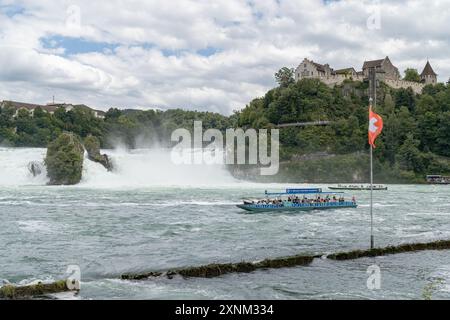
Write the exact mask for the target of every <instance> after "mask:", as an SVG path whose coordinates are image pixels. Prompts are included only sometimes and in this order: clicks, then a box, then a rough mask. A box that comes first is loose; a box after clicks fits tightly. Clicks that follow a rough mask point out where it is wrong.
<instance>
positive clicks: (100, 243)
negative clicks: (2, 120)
mask: <svg viewBox="0 0 450 320" xmlns="http://www.w3.org/2000/svg"><path fill="white" fill-rule="evenodd" d="M44 154H45V150H44V149H10V148H0V243H1V246H0V280H1V279H7V280H8V281H10V282H12V283H22V284H25V283H29V282H31V281H34V280H36V279H40V280H45V281H46V280H48V281H50V280H54V279H60V278H62V277H63V276H64V274H65V272H66V269H67V267H68V266H69V265H78V266H79V267H80V270H81V279H82V284H81V286H82V287H81V291H80V293H79V294H78V295H74V294H73V293H63V294H56V295H54V296H52V297H53V298H58V299H109V298H112V299H361V298H362V299H422V297H423V295H424V294H431V295H432V298H433V299H449V298H450V252H449V251H425V252H419V253H405V254H398V255H392V256H385V257H378V258H363V259H358V260H352V261H345V262H342V261H330V260H327V259H315V260H314V262H313V263H312V264H311V265H309V266H304V267H295V268H284V269H276V270H260V271H257V272H253V273H248V274H229V275H224V276H221V277H218V278H213V279H182V278H178V277H175V278H174V279H166V278H164V279H163V278H161V279H160V278H158V279H152V280H146V281H139V282H134V281H124V280H120V275H121V274H122V273H126V272H139V271H153V270H166V269H171V268H176V267H184V266H196V265H201V264H209V263H213V262H218V263H227V262H239V261H255V260H260V259H264V258H269V257H279V256H284V255H293V254H310V253H327V252H335V251H341V250H348V249H355V248H367V247H368V245H369V238H370V216H369V193H368V192H363V191H357V192H353V193H351V194H349V196H350V197H351V196H352V195H355V196H356V198H357V201H358V203H359V207H358V208H357V209H342V210H330V211H314V212H308V213H261V214H246V213H245V212H243V211H242V210H241V209H239V208H237V207H236V206H235V205H236V204H237V203H239V202H240V199H241V198H242V197H257V196H262V195H263V193H264V190H265V189H269V190H274V191H275V190H280V191H281V190H283V189H284V188H286V187H312V186H311V185H302V184H298V185H293V184H289V185H281V184H271V185H267V184H264V185H262V184H256V183H250V182H245V181H237V180H235V179H234V178H232V177H231V176H230V175H229V174H228V173H227V172H226V170H225V169H224V168H221V167H219V166H206V165H204V166H200V165H198V166H186V167H183V166H176V165H172V164H170V158H169V157H168V154H167V152H164V151H161V150H137V151H133V152H127V151H124V150H116V151H114V152H113V153H112V156H113V159H114V162H115V165H116V169H117V171H116V172H115V173H107V172H106V171H105V170H104V169H103V168H102V167H101V166H99V165H97V164H95V163H92V162H90V161H86V163H85V168H84V173H83V180H82V182H81V183H80V184H79V185H77V186H71V187H54V186H46V185H45V184H46V178H45V176H41V177H37V178H33V177H31V176H30V174H29V173H28V170H27V163H28V162H29V161H33V160H37V161H41V160H42V159H43V157H44ZM317 187H322V188H323V189H326V188H327V186H326V185H318V186H317ZM388 187H389V190H388V191H377V192H375V193H374V195H375V200H374V224H375V228H374V232H375V242H376V245H378V246H385V245H389V244H400V243H407V242H424V241H432V240H436V239H450V216H449V215H450V202H449V191H450V186H428V185H420V186H418V185H389V186H388ZM372 265H376V266H378V267H379V268H380V275H381V281H380V288H379V289H375V290H370V289H369V288H368V286H367V280H368V277H369V274H368V273H367V269H368V268H369V266H372Z"/></svg>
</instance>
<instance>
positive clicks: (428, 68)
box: [420, 61, 437, 77]
mask: <svg viewBox="0 0 450 320" xmlns="http://www.w3.org/2000/svg"><path fill="white" fill-rule="evenodd" d="M420 76H421V77H424V76H434V77H436V76H437V74H436V73H435V72H434V70H433V68H432V67H431V64H430V61H427V64H426V65H425V68H423V71H422V73H421V74H420Z"/></svg>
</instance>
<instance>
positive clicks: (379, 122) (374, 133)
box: [369, 106, 383, 148]
mask: <svg viewBox="0 0 450 320" xmlns="http://www.w3.org/2000/svg"><path fill="white" fill-rule="evenodd" d="M381 130H383V119H382V118H381V117H380V116H379V115H378V114H376V113H375V112H373V111H372V107H371V106H370V107H369V144H370V145H371V146H372V147H374V148H375V139H376V138H377V137H378V135H379V134H380V133H381Z"/></svg>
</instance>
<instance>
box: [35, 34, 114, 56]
mask: <svg viewBox="0 0 450 320" xmlns="http://www.w3.org/2000/svg"><path fill="white" fill-rule="evenodd" d="M41 43H42V46H43V47H44V48H46V49H57V48H64V49H65V53H64V54H65V55H74V54H81V53H89V52H106V51H108V50H111V51H113V50H114V49H116V48H117V47H118V46H119V45H118V44H111V43H106V42H95V41H89V40H86V39H83V38H72V37H63V36H50V37H46V38H41Z"/></svg>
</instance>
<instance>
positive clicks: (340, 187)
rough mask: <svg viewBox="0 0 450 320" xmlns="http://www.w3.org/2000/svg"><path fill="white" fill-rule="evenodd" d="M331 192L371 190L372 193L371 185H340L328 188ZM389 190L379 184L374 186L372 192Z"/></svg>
mask: <svg viewBox="0 0 450 320" xmlns="http://www.w3.org/2000/svg"><path fill="white" fill-rule="evenodd" d="M328 189H330V190H353V191H355V190H356V191H361V190H369V191H370V189H371V188H370V185H341V184H339V185H338V186H337V187H328ZM387 189H388V188H387V187H386V186H383V185H380V184H377V185H373V189H372V190H377V191H378V190H387Z"/></svg>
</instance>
